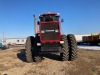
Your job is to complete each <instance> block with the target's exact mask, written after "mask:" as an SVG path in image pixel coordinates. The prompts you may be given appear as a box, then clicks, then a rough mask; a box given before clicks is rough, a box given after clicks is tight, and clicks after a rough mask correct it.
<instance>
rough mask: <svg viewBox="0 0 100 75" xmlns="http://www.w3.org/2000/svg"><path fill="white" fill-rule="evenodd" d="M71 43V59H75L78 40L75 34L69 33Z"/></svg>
mask: <svg viewBox="0 0 100 75" xmlns="http://www.w3.org/2000/svg"><path fill="white" fill-rule="evenodd" d="M67 39H68V45H69V60H74V59H75V58H76V57H77V51H78V50H77V42H76V39H75V36H74V35H73V34H68V35H67Z"/></svg>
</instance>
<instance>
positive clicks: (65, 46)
mask: <svg viewBox="0 0 100 75" xmlns="http://www.w3.org/2000/svg"><path fill="white" fill-rule="evenodd" d="M62 41H64V44H62V53H60V56H61V60H62V61H66V60H69V49H68V41H67V37H66V35H62Z"/></svg>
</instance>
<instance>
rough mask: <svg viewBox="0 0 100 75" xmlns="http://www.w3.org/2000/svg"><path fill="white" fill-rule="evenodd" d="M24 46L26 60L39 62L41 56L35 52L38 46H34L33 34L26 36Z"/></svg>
mask: <svg viewBox="0 0 100 75" xmlns="http://www.w3.org/2000/svg"><path fill="white" fill-rule="evenodd" d="M25 47H26V50H25V55H26V60H27V62H29V63H30V62H33V61H34V62H39V61H41V60H42V56H40V55H39V54H38V52H37V51H38V47H37V46H36V43H35V38H34V37H33V36H30V37H28V38H27V40H26V46H25Z"/></svg>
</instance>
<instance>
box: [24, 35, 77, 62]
mask: <svg viewBox="0 0 100 75" xmlns="http://www.w3.org/2000/svg"><path fill="white" fill-rule="evenodd" d="M62 41H64V44H62V53H60V56H61V59H62V60H63V61H65V60H74V59H75V58H76V57H77V43H76V39H75V37H74V35H72V34H69V35H67V36H66V35H62ZM25 47H26V50H25V55H26V60H27V62H33V61H34V62H39V61H42V56H40V55H39V54H38V49H39V48H38V47H37V45H36V41H35V38H34V37H33V36H30V37H28V38H27V40H26V46H25Z"/></svg>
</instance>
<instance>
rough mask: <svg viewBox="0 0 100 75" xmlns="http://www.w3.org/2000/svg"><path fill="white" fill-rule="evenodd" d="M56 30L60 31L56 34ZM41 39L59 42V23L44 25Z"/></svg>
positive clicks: (42, 25)
mask: <svg viewBox="0 0 100 75" xmlns="http://www.w3.org/2000/svg"><path fill="white" fill-rule="evenodd" d="M56 30H58V31H57V32H56ZM41 32H42V33H41V38H42V40H59V26H58V23H44V24H41Z"/></svg>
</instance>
